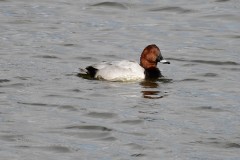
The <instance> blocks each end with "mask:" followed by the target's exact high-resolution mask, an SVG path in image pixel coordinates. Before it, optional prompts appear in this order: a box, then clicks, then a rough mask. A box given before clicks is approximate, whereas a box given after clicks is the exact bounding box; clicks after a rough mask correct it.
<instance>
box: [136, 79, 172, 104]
mask: <svg viewBox="0 0 240 160" xmlns="http://www.w3.org/2000/svg"><path fill="white" fill-rule="evenodd" d="M161 82H162V83H171V82H172V79H165V78H160V79H158V80H152V81H150V80H145V81H142V82H140V85H141V86H142V88H143V89H144V90H143V91H142V94H143V97H144V98H148V99H160V98H163V97H165V96H167V94H166V93H162V92H161V89H160V88H159V86H160V84H161Z"/></svg>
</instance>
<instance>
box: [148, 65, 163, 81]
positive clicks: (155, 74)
mask: <svg viewBox="0 0 240 160" xmlns="http://www.w3.org/2000/svg"><path fill="white" fill-rule="evenodd" d="M144 73H145V77H146V79H158V78H159V77H162V74H161V71H160V70H159V69H158V68H156V67H151V68H147V69H145V72H144Z"/></svg>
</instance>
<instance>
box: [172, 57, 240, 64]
mask: <svg viewBox="0 0 240 160" xmlns="http://www.w3.org/2000/svg"><path fill="white" fill-rule="evenodd" d="M168 59H169V60H173V61H182V62H195V63H202V64H211V65H239V63H237V62H233V61H209V60H186V59H180V58H168Z"/></svg>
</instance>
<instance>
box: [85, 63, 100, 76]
mask: <svg viewBox="0 0 240 160" xmlns="http://www.w3.org/2000/svg"><path fill="white" fill-rule="evenodd" d="M86 70H87V71H88V74H89V75H90V76H91V77H92V78H95V75H96V73H97V71H98V69H96V68H94V67H92V66H88V67H87V68H86Z"/></svg>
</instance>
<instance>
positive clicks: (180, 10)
mask: <svg viewBox="0 0 240 160" xmlns="http://www.w3.org/2000/svg"><path fill="white" fill-rule="evenodd" d="M149 11H152V12H160V11H165V12H176V13H191V12H194V10H191V9H184V8H181V7H175V6H170V7H158V8H152V9H149Z"/></svg>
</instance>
